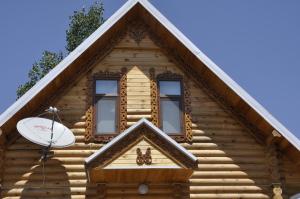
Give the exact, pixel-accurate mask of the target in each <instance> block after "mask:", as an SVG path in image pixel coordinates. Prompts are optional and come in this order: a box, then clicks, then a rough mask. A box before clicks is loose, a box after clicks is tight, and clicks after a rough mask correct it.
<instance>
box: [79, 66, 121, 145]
mask: <svg viewBox="0 0 300 199" xmlns="http://www.w3.org/2000/svg"><path fill="white" fill-rule="evenodd" d="M105 79H106V80H117V81H118V99H117V101H118V102H117V107H116V111H117V113H116V114H117V119H116V122H118V125H117V126H118V128H117V132H116V133H115V134H103V135H96V107H95V104H96V99H95V82H96V80H105ZM87 90H88V92H87V112H86V132H85V140H86V142H103V143H107V142H109V141H110V140H111V139H113V138H114V137H115V136H117V135H118V134H119V133H120V132H123V131H124V130H125V129H126V127H127V69H126V68H122V70H121V71H120V72H109V71H99V72H97V73H95V74H90V75H89V76H88V81H87Z"/></svg>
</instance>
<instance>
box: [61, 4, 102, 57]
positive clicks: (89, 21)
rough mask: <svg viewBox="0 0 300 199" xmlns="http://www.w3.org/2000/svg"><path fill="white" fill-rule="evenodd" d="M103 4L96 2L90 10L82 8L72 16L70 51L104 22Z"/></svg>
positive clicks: (68, 31)
mask: <svg viewBox="0 0 300 199" xmlns="http://www.w3.org/2000/svg"><path fill="white" fill-rule="evenodd" d="M103 12H104V8H103V4H102V3H95V4H93V5H92V6H91V7H90V8H89V10H88V11H86V9H85V8H82V9H81V10H80V11H75V12H74V15H73V16H71V17H70V24H69V29H68V30H67V31H66V33H67V46H66V49H67V51H68V52H69V53H70V52H72V51H73V50H74V49H75V48H76V47H77V46H78V45H79V44H81V43H82V42H83V41H84V40H85V39H86V38H87V37H88V36H90V35H91V34H92V33H93V32H94V31H95V30H97V28H98V27H99V26H100V25H101V24H102V23H103V22H104V18H103Z"/></svg>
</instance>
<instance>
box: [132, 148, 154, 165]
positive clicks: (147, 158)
mask: <svg viewBox="0 0 300 199" xmlns="http://www.w3.org/2000/svg"><path fill="white" fill-rule="evenodd" d="M136 154H137V157H136V163H137V164H138V165H140V166H142V165H143V164H146V165H151V164H152V157H151V149H150V148H147V151H146V153H145V154H143V153H142V150H141V149H140V148H137V149H136Z"/></svg>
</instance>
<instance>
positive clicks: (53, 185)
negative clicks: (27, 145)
mask: <svg viewBox="0 0 300 199" xmlns="http://www.w3.org/2000/svg"><path fill="white" fill-rule="evenodd" d="M20 195H21V197H20V198H22V199H25V198H28V197H37V198H47V197H51V198H60V199H62V198H63V199H69V198H71V189H70V183H69V177H68V175H67V172H66V169H65V167H63V166H62V164H61V162H60V161H58V160H55V159H51V160H48V161H47V162H46V163H45V165H44V167H43V165H42V163H41V165H38V166H36V167H34V169H32V170H31V173H30V175H29V176H28V180H27V182H26V183H25V184H24V187H23V190H22V193H21V194H20Z"/></svg>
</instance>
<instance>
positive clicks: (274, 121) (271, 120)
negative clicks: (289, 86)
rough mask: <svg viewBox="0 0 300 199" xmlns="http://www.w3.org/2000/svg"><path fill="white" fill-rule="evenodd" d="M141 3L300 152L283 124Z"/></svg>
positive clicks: (149, 6)
mask: <svg viewBox="0 0 300 199" xmlns="http://www.w3.org/2000/svg"><path fill="white" fill-rule="evenodd" d="M140 3H141V4H142V5H143V6H144V7H145V8H146V9H147V10H148V12H150V13H151V14H152V16H153V17H155V18H156V19H157V20H158V21H159V22H160V23H161V24H162V25H163V26H164V27H166V28H167V30H168V31H170V33H171V34H173V35H174V36H175V37H176V39H178V41H180V42H181V43H182V44H183V45H185V47H186V48H187V49H188V50H189V51H190V52H192V53H193V54H194V55H195V56H196V57H197V58H198V59H199V60H200V61H201V62H203V63H204V64H205V65H206V66H207V67H208V69H209V70H210V71H212V72H213V74H215V75H216V76H217V77H218V78H219V79H220V80H222V81H223V82H224V83H225V84H226V85H227V86H228V87H229V88H230V89H232V90H233V91H234V92H235V93H236V94H237V95H238V96H239V97H240V98H241V99H242V100H244V101H245V102H246V103H247V104H249V106H250V107H251V108H253V109H254V110H255V111H256V112H257V113H258V114H259V115H260V116H262V117H263V118H264V119H265V120H266V121H267V122H268V123H269V124H270V125H271V126H272V127H273V128H274V129H276V130H277V131H278V132H279V133H280V134H281V135H282V136H283V137H285V138H286V139H287V140H288V141H289V142H290V143H291V144H292V145H293V146H294V147H296V149H298V151H300V140H299V139H298V138H297V137H296V136H295V135H294V134H293V133H291V132H290V131H289V130H288V129H287V128H286V127H285V126H284V125H283V124H282V123H280V122H279V121H278V120H277V119H276V118H275V117H274V116H273V115H271V114H270V113H269V112H268V111H267V110H266V109H265V108H264V107H263V106H262V105H261V104H260V103H259V102H257V101H256V100H255V99H254V98H253V97H252V96H251V95H250V94H249V93H248V92H246V91H245V90H244V89H243V88H242V87H241V86H240V85H238V84H237V83H236V82H235V81H234V80H233V79H232V78H231V77H230V76H229V75H227V73H225V72H224V71H223V70H222V69H221V68H220V67H219V66H217V65H216V64H215V63H214V62H213V61H212V60H211V59H210V58H209V57H207V56H206V55H205V54H204V53H203V52H202V51H201V50H200V49H199V48H198V47H197V46H196V45H195V44H193V43H192V42H191V40H189V39H188V38H187V37H186V36H185V35H184V34H183V33H182V32H181V31H180V30H178V29H177V28H176V27H175V26H174V25H173V24H172V23H171V22H170V21H169V20H168V19H167V18H166V17H165V16H163V15H162V14H161V13H160V12H159V11H158V10H157V9H156V8H155V7H154V6H153V5H152V4H151V3H149V2H148V1H147V0H140Z"/></svg>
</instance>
